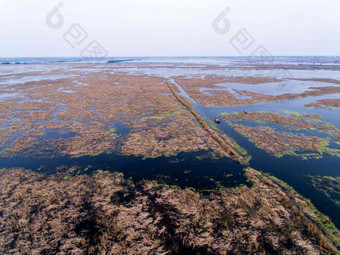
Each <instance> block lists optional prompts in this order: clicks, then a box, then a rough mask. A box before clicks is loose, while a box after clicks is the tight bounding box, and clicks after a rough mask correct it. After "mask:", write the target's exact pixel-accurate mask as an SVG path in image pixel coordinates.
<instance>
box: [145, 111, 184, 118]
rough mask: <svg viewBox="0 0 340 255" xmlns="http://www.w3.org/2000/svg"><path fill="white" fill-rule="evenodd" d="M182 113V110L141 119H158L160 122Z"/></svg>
mask: <svg viewBox="0 0 340 255" xmlns="http://www.w3.org/2000/svg"><path fill="white" fill-rule="evenodd" d="M182 111H184V109H180V110H177V111H173V112H169V113H164V114H160V115H155V116H149V117H144V118H143V119H159V120H162V119H165V118H170V117H172V116H174V115H176V114H178V113H180V112H182Z"/></svg>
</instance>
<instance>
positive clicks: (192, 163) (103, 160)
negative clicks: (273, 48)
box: [0, 58, 340, 228]
mask: <svg viewBox="0 0 340 255" xmlns="http://www.w3.org/2000/svg"><path fill="white" fill-rule="evenodd" d="M109 59H112V58H108V59H106V60H103V64H102V65H98V66H96V67H95V68H94V67H89V68H88V69H81V70H82V71H86V72H91V71H93V72H94V71H95V72H106V73H114V72H115V70H114V69H112V66H108V65H107V64H105V62H107V60H109ZM291 59H294V58H290V60H289V61H291ZM279 60H281V59H280V58H279ZM307 60H308V59H306V61H307ZM3 61H5V60H3ZM6 61H10V62H14V61H17V60H13V61H12V60H8V59H6ZM44 61H47V62H51V61H52V62H62V61H66V62H74V61H81V59H68V60H64V59H52V60H48V59H38V60H35V59H33V60H30V59H24V60H22V61H21V62H27V63H37V62H38V63H39V64H36V65H33V64H27V65H26V64H25V65H22V64H20V65H5V66H0V74H2V76H3V77H0V88H1V87H4V86H5V84H7V85H6V86H7V87H6V89H7V90H6V93H3V94H0V101H1V100H4V99H6V98H10V97H17V96H18V95H17V94H15V91H11V88H10V85H11V84H12V83H13V84H14V83H20V82H25V81H28V80H32V81H33V80H36V79H43V78H47V77H38V76H31V77H27V78H25V77H24V78H22V77H17V78H15V77H12V75H15V74H16V73H20V72H24V71H26V72H39V71H44V70H45V71H46V70H47V69H48V70H55V69H58V68H59V69H60V68H61V67H62V66H63V65H62V64H60V66H57V67H56V66H54V65H44V63H45V62H44ZM143 61H144V62H145V63H154V64H155V67H157V65H159V63H186V64H188V63H196V64H202V63H209V64H214V65H220V66H224V65H229V64H231V63H233V62H235V61H236V62H237V61H243V60H242V59H241V60H240V59H237V58H210V59H209V58H177V59H176V58H164V59H161V58H144V59H143V58H142V60H141V59H137V60H136V62H143ZM283 61H284V59H283ZM294 61H295V60H294ZM298 61H300V62H301V61H302V62H303V61H304V60H303V59H298V60H296V63H298ZM68 67H70V66H68ZM74 70H76V69H72V68H70V69H69V70H68V71H69V72H70V74H71V75H72V72H73V71H74ZM120 71H122V72H127V73H129V74H140V73H143V74H145V75H150V76H160V77H163V78H166V79H170V80H169V81H170V82H173V83H174V84H175V80H174V79H171V77H175V76H178V75H186V76H187V77H204V75H212V74H214V75H223V76H232V75H238V76H239V75H244V76H248V75H249V76H257V75H258V73H256V72H257V71H256V70H253V71H251V72H250V71H249V70H241V69H239V70H237V69H232V70H230V69H227V68H225V69H220V70H217V71H215V70H204V69H202V68H200V69H197V68H196V69H195V67H193V68H192V69H190V68H186V69H181V68H180V67H176V68H150V67H147V68H132V67H131V68H130V69H129V68H128V67H126V69H120ZM260 71H261V70H260ZM289 71H290V73H291V74H292V76H293V77H295V78H313V77H314V78H333V79H339V80H340V75H339V72H335V71H330V70H289ZM0 76H1V75H0ZM49 78H51V77H49ZM52 78H55V79H58V78H60V77H57V76H55V77H52ZM61 78H62V77H61ZM8 81H11V82H8ZM285 84H286V85H282V84H277V83H270V84H260V85H259V86H256V85H249V84H221V90H228V91H230V92H232V93H233V89H240V88H242V89H245V90H247V88H248V89H249V88H250V87H251V91H253V92H259V93H267V94H272V95H279V94H284V93H301V92H303V91H305V90H308V88H309V87H310V86H340V85H339V84H331V83H323V84H321V83H318V82H310V83H309V82H307V81H304V82H300V81H295V80H293V81H287V83H285ZM80 85H82V84H80ZM176 85H177V86H178V88H179V89H180V91H181V95H182V96H184V97H186V98H188V99H189V100H190V101H191V102H193V103H194V104H195V105H196V106H195V109H196V110H197V111H198V112H199V113H200V114H201V115H202V116H203V117H204V118H205V119H207V120H214V118H215V117H217V116H218V115H219V114H221V113H225V112H228V113H232V112H242V111H243V110H245V109H246V110H247V111H270V112H277V113H280V114H285V115H287V112H285V111H290V112H298V113H301V114H305V113H310V114H318V115H321V116H322V117H324V120H323V121H325V122H328V123H331V124H333V125H335V126H336V127H338V128H339V127H340V111H339V108H334V110H329V109H327V108H326V109H314V108H306V107H304V106H303V105H304V104H307V103H310V102H315V101H316V100H319V99H329V98H339V97H340V94H333V95H322V96H312V97H304V98H298V99H294V100H287V101H281V102H270V103H260V104H256V105H248V106H236V107H203V106H201V105H199V104H197V102H195V100H193V99H192V98H190V96H189V95H188V94H187V93H186V92H185V91H184V90H183V89H182V88H181V87H180V85H179V84H176ZM309 85H310V86H309ZM268 86H271V87H268ZM202 91H203V92H204V93H209V90H206V89H204V88H202ZM236 94H237V93H236V92H235V96H237V98H241V97H240V95H236ZM65 107H66V106H65V105H62V104H61V105H60V108H58V110H57V111H59V110H60V109H65ZM57 111H56V113H57ZM56 113H55V114H54V117H55V120H56ZM288 115H289V114H288ZM242 124H245V125H257V124H256V123H255V124H254V123H247V122H245V123H242ZM261 125H265V126H270V127H273V128H275V129H276V130H279V131H282V130H284V129H285V128H284V127H283V126H281V125H277V124H270V123H269V124H268V123H261ZM217 127H218V128H219V129H220V130H221V131H222V132H224V133H225V134H227V135H228V136H230V137H231V138H233V139H234V140H235V141H236V142H237V143H238V144H239V145H240V146H241V147H243V148H245V149H246V150H247V151H248V155H251V156H252V159H251V161H250V166H251V167H253V168H255V169H257V170H261V171H264V172H268V173H270V174H271V175H274V176H276V177H277V178H279V179H282V180H283V181H285V182H287V183H288V184H289V185H291V186H292V187H293V188H294V189H295V190H297V191H298V192H299V193H300V194H302V195H303V196H304V197H306V198H310V199H311V201H312V202H313V204H314V205H315V206H316V207H317V208H318V209H319V210H320V211H321V212H323V213H325V214H326V215H328V216H330V217H331V219H332V221H333V222H334V223H335V224H336V226H337V227H338V228H340V216H339V215H340V207H339V206H337V205H335V204H334V203H333V202H332V201H331V200H330V199H329V198H328V197H327V196H325V195H324V194H323V193H320V192H318V191H317V190H316V189H313V188H312V187H311V185H310V183H309V179H308V178H307V177H306V176H307V175H321V176H334V177H336V176H339V171H340V169H339V168H340V158H337V157H334V156H328V155H323V157H322V158H321V159H308V160H302V159H301V158H299V157H294V156H283V157H281V158H276V157H274V156H271V155H269V154H268V153H266V152H265V151H264V150H262V149H259V148H257V147H256V146H255V145H254V144H253V143H251V142H250V141H249V140H248V139H247V138H245V137H243V136H242V135H240V134H239V133H237V132H236V131H234V130H233V129H232V128H231V126H230V125H229V124H228V123H226V122H224V121H222V122H221V124H220V125H218V126H217ZM116 128H117V129H118V131H119V130H122V129H124V127H119V126H118V127H116ZM125 132H128V131H125ZM288 132H292V133H295V134H300V135H301V134H304V135H315V136H319V137H323V138H326V137H327V138H330V139H332V138H331V137H330V135H329V134H326V133H322V132H319V131H317V130H298V131H296V130H289V131H288ZM47 134H48V136H49V137H50V138H53V137H57V136H58V134H56V133H53V131H52V130H51V132H50V133H48V132H47ZM69 135H70V136H72V135H73V134H69ZM46 138H48V137H46ZM331 146H332V147H333V148H339V145H337V144H334V143H331ZM204 155H206V152H192V153H189V152H188V153H179V154H178V155H176V156H172V157H159V158H154V159H145V160H144V159H142V158H140V157H134V156H122V155H117V154H114V153H111V154H105V153H104V154H100V155H98V156H83V157H78V158H71V157H52V158H51V157H47V156H46V157H45V158H43V157H42V158H28V157H14V158H0V168H7V167H23V168H26V169H31V170H33V171H37V172H44V173H48V174H53V173H56V168H57V167H59V166H67V167H73V166H78V167H80V168H81V169H86V171H85V170H84V171H83V173H91V172H93V171H96V170H99V169H101V170H108V171H118V172H122V173H124V176H125V177H126V178H129V177H132V178H133V180H134V181H139V180H143V179H149V180H154V179H157V180H158V181H159V182H162V183H166V184H169V185H178V186H180V187H181V188H185V187H193V188H195V189H212V188H216V187H217V186H218V185H219V184H221V185H224V186H228V187H234V186H238V185H240V184H245V185H249V183H247V181H246V177H245V176H244V170H243V169H244V167H245V166H242V165H239V164H238V163H236V162H234V161H232V160H230V159H225V158H221V159H212V158H204Z"/></svg>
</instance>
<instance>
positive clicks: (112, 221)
mask: <svg viewBox="0 0 340 255" xmlns="http://www.w3.org/2000/svg"><path fill="white" fill-rule="evenodd" d="M236 59H237V58H236ZM288 60H289V61H288ZM288 60H287V59H285V58H282V59H281V61H282V64H281V65H280V66H277V65H274V64H273V65H266V66H262V65H256V64H251V65H250V64H249V63H247V62H246V60H245V59H242V58H240V59H237V61H234V59H232V58H231V59H230V58H139V59H131V60H129V61H126V62H124V61H120V60H117V61H116V60H111V59H110V60H109V61H114V62H110V63H107V62H108V60H105V61H102V62H78V61H74V60H72V59H66V60H65V62H62V63H59V62H58V63H54V62H48V61H46V62H41V63H35V62H34V63H31V64H26V65H25V66H23V65H21V64H16V65H14V64H13V65H12V64H8V65H2V66H0V169H2V170H1V172H0V176H1V177H0V178H1V191H0V194H1V196H2V199H1V207H0V220H1V226H2V227H0V228H1V230H0V231H1V232H2V233H3V235H2V237H1V240H0V247H1V248H0V249H2V250H1V251H2V252H4V253H16V252H19V253H25V252H27V251H29V250H34V251H35V252H37V253H42V252H47V253H68V252H71V253H80V254H86V253H87V254H89V253H90V254H96V253H102V252H107V253H108V254H112V253H114V252H116V253H114V254H134V253H138V251H141V250H142V251H143V252H142V253H152V254H153V253H157V254H158V253H159V254H166V253H170V254H181V253H187V254H228V252H231V251H233V252H236V253H264V252H269V253H277V252H279V253H285V252H286V253H287V252H288V253H291V252H293V251H294V252H296V253H299V252H300V253H309V254H317V253H318V252H323V253H334V254H336V253H337V252H338V251H337V248H339V245H340V232H339V230H338V228H339V227H340V218H339V216H338V215H340V204H339V190H338V189H339V180H338V179H339V176H340V174H339V165H340V164H339V163H340V132H339V128H340V109H339V97H340V76H339V70H340V66H338V65H327V58H325V60H324V61H325V63H324V64H322V65H320V66H318V68H317V69H316V68H315V66H313V65H309V64H308V61H309V58H307V57H306V59H304V63H305V64H304V65H300V62H299V61H302V60H301V59H300V58H297V59H295V58H293V57H292V58H291V59H288ZM17 61H19V62H20V60H14V61H13V62H17ZM9 62H10V63H11V61H9ZM306 62H307V64H306ZM282 70H284V71H286V72H289V73H290V75H289V77H283V76H281V75H278V73H279V74H281V72H279V71H282ZM275 73H276V74H275ZM217 117H218V118H219V120H220V124H217V123H215V122H214V119H215V118H217ZM63 191H64V192H63ZM269 205H272V206H269ZM11 212H13V213H11ZM65 215H72V216H71V217H65ZM52 219H54V220H52ZM46 224H47V225H46ZM66 226H68V227H69V230H67V227H66ZM70 226H71V227H70ZM38 229H40V230H39V231H38ZM43 235H44V236H46V239H41V236H43ZM65 236H67V237H65ZM40 239H41V240H40ZM27 240H28V241H27ZM37 240H40V241H37ZM52 240H54V241H52ZM198 244H199V245H198ZM297 251H298V252H297Z"/></svg>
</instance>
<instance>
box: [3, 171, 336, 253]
mask: <svg viewBox="0 0 340 255" xmlns="http://www.w3.org/2000/svg"><path fill="white" fill-rule="evenodd" d="M247 176H248V179H249V180H250V181H251V182H252V183H253V188H249V187H247V186H240V187H237V188H229V189H228V188H225V187H221V189H220V190H216V191H212V192H210V193H209V194H203V193H202V194H200V193H196V192H195V191H194V190H193V189H192V188H187V189H184V190H182V189H179V188H177V187H169V186H166V185H159V184H157V182H152V181H144V182H140V183H136V184H134V183H132V182H131V181H129V180H126V179H124V178H123V176H122V175H121V174H119V173H105V172H102V171H98V173H97V174H95V175H93V176H88V175H81V176H74V177H70V178H68V179H67V180H64V179H63V177H64V176H63V175H62V174H61V175H52V176H45V175H42V174H36V173H32V172H30V171H24V170H19V169H15V170H3V171H1V172H0V194H1V200H0V210H1V217H0V231H1V233H2V235H1V236H0V251H1V253H40V254H41V253H71V254H74V253H77V254H98V253H109V254H110V253H115V254H134V253H138V254H140V253H143V254H145V253H150V254H155V253H159V254H161V253H171V254H183V253H185V254H188V253H190V254H193V253H194V254H228V253H248V254H249V253H258V254H263V253H266V252H267V253H268V252H269V253H293V252H299V253H304V254H312V253H318V252H321V253H328V254H337V250H336V248H335V247H334V245H333V244H332V243H331V242H330V241H328V239H327V237H326V236H327V234H328V233H327V232H326V233H325V234H324V233H323V232H322V231H320V230H319V228H318V227H317V225H316V223H315V222H317V219H318V217H319V216H318V215H317V214H316V213H317V211H316V210H315V208H312V209H310V208H311V206H309V205H308V202H306V201H305V200H304V199H303V198H302V197H301V196H300V195H298V194H297V193H296V192H294V191H293V190H291V189H289V190H287V189H285V185H282V183H279V182H277V181H276V180H274V181H273V180H271V179H270V178H268V177H266V176H264V175H263V174H261V173H260V172H258V171H255V170H254V169H251V168H248V169H247ZM332 231H333V237H334V238H338V237H339V231H338V230H337V229H336V228H333V229H332Z"/></svg>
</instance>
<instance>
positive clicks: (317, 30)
mask: <svg viewBox="0 0 340 255" xmlns="http://www.w3.org/2000/svg"><path fill="white" fill-rule="evenodd" d="M60 2H62V3H63V6H62V7H59V12H58V13H59V14H60V15H61V16H62V17H63V20H64V22H63V23H57V24H60V27H59V26H56V27H59V28H56V29H52V28H50V27H49V26H48V25H47V24H46V16H47V15H48V13H50V12H51V10H52V9H53V8H55V7H56V6H58V4H59V3H60ZM226 8H229V10H230V11H229V13H227V15H226V16H225V18H227V21H228V22H229V23H230V29H229V31H224V33H222V32H221V33H222V34H218V33H216V32H215V30H214V29H213V26H212V23H213V21H214V20H215V18H216V17H217V16H218V15H219V14H221V13H222V12H223V11H224V10H225V9H226ZM49 20H51V22H52V24H55V23H56V22H57V21H58V18H57V17H56V16H53V17H52V18H50V19H49ZM77 23H78V24H80V26H81V27H82V28H83V29H84V32H86V33H87V35H88V36H87V38H85V40H84V41H83V42H81V43H79V45H76V47H75V49H74V48H72V47H71V46H70V45H69V44H68V43H67V42H66V41H65V40H64V38H63V35H64V34H65V33H66V32H67V31H68V29H69V28H70V27H71V25H72V24H77ZM223 24H224V23H219V26H218V27H219V28H222V27H223ZM227 24H228V23H227ZM242 28H245V29H246V31H247V32H248V33H249V35H251V36H252V37H253V38H254V42H253V43H252V45H251V46H249V48H247V47H246V45H243V48H247V49H246V50H242V52H241V53H239V52H238V51H237V50H236V49H235V48H234V47H233V46H232V45H231V44H230V40H231V38H235V35H237V33H238V31H239V30H240V29H242ZM84 32H82V33H81V34H80V35H79V38H78V40H79V41H81V39H82V36H83V35H84ZM75 35H76V32H75V31H73V36H74V37H75ZM66 37H67V38H71V39H72V38H74V37H72V34H67V36H66ZM238 38H239V37H238ZM92 40H97V41H98V42H99V43H100V44H101V45H102V46H103V47H104V48H105V49H106V50H107V52H108V55H109V56H248V55H250V54H252V52H253V51H254V50H255V49H256V48H257V47H258V46H259V45H263V46H264V47H265V48H266V49H267V50H268V51H269V52H270V53H271V54H272V55H340V0H229V1H221V0H169V1H165V0H96V1H84V0H82V1H80V0H72V1H71V0H62V1H51V0H0V57H22V56H28V57H42V56H80V52H81V51H82V50H83V49H84V48H85V47H86V46H87V45H88V44H89V43H90V42H91V41H92ZM240 40H241V39H240ZM241 41H242V40H241ZM239 42H240V41H239Z"/></svg>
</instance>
